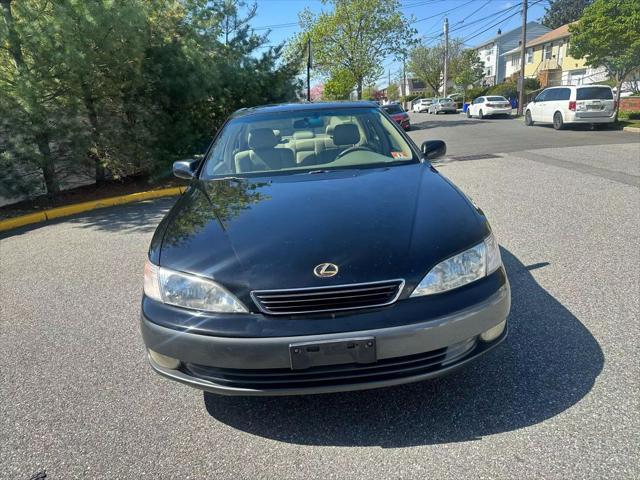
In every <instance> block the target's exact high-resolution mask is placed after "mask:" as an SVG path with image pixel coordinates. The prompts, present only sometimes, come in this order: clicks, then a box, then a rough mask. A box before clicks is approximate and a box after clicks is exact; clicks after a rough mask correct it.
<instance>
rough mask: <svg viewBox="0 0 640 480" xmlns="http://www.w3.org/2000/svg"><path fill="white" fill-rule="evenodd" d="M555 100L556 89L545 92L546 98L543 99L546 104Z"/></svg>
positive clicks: (556, 97) (556, 95) (556, 96)
mask: <svg viewBox="0 0 640 480" xmlns="http://www.w3.org/2000/svg"><path fill="white" fill-rule="evenodd" d="M557 99H558V90H557V89H556V88H553V89H551V90H549V91H548V92H547V96H546V97H545V100H546V101H547V102H550V101H552V100H557Z"/></svg>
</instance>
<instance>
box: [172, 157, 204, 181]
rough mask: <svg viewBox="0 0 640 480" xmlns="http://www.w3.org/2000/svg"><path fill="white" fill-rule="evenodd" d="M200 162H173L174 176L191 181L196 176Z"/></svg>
mask: <svg viewBox="0 0 640 480" xmlns="http://www.w3.org/2000/svg"><path fill="white" fill-rule="evenodd" d="M197 165H198V160H191V161H189V160H180V161H178V162H173V174H174V175H175V176H176V177H178V178H183V179H185V180H191V179H192V178H193V177H194V176H195V174H196V166H197Z"/></svg>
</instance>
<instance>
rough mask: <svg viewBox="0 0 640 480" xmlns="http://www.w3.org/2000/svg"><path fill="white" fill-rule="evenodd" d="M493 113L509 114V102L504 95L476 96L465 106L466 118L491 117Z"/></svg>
mask: <svg viewBox="0 0 640 480" xmlns="http://www.w3.org/2000/svg"><path fill="white" fill-rule="evenodd" d="M494 115H511V103H509V100H507V99H506V98H504V97H501V96H498V95H488V96H485V97H478V98H476V99H475V100H474V101H473V102H471V104H470V105H469V106H468V107H467V118H471V117H478V118H480V119H482V118H484V117H492V116H494Z"/></svg>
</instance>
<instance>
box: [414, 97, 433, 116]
mask: <svg viewBox="0 0 640 480" xmlns="http://www.w3.org/2000/svg"><path fill="white" fill-rule="evenodd" d="M432 103H433V98H419V99H417V100H414V102H413V106H412V107H411V109H412V110H413V112H414V113H421V112H426V111H427V110H428V109H429V105H431V104H432Z"/></svg>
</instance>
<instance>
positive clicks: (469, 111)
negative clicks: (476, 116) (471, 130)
mask: <svg viewBox="0 0 640 480" xmlns="http://www.w3.org/2000/svg"><path fill="white" fill-rule="evenodd" d="M467 118H471V110H469V109H468V108H467Z"/></svg>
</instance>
